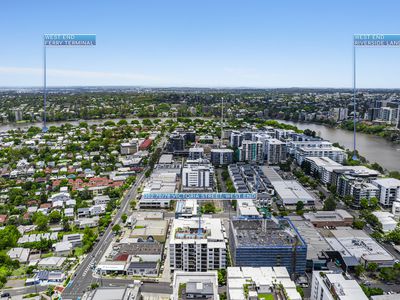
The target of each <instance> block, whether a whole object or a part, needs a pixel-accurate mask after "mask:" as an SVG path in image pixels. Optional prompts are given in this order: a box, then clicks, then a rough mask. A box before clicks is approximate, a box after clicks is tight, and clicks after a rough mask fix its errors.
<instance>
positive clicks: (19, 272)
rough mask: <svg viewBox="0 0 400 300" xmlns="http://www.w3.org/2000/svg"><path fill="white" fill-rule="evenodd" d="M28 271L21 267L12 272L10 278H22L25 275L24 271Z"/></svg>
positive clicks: (25, 267)
mask: <svg viewBox="0 0 400 300" xmlns="http://www.w3.org/2000/svg"><path fill="white" fill-rule="evenodd" d="M27 269H28V267H27V266H24V265H21V266H20V267H19V268H18V269H15V270H13V271H12V274H11V276H22V275H25V273H26V270H27Z"/></svg>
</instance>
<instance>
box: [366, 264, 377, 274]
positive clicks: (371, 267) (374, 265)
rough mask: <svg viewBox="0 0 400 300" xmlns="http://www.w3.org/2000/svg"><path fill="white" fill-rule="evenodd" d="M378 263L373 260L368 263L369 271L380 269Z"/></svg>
mask: <svg viewBox="0 0 400 300" xmlns="http://www.w3.org/2000/svg"><path fill="white" fill-rule="evenodd" d="M378 267H379V266H378V264H377V263H374V262H372V263H369V264H368V265H367V271H368V272H375V271H376V270H378Z"/></svg>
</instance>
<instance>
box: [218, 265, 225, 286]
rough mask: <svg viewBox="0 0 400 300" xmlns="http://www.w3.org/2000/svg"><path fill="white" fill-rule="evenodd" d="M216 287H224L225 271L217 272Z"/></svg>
mask: <svg viewBox="0 0 400 300" xmlns="http://www.w3.org/2000/svg"><path fill="white" fill-rule="evenodd" d="M218 285H219V286H225V285H226V269H219V270H218Z"/></svg>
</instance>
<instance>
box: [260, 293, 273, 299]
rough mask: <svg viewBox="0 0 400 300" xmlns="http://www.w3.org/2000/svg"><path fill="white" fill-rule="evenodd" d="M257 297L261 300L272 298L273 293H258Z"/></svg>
mask: <svg viewBox="0 0 400 300" xmlns="http://www.w3.org/2000/svg"><path fill="white" fill-rule="evenodd" d="M258 299H260V300H262V299H264V300H274V295H272V294H258Z"/></svg>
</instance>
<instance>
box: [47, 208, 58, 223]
mask: <svg viewBox="0 0 400 300" xmlns="http://www.w3.org/2000/svg"><path fill="white" fill-rule="evenodd" d="M49 221H50V223H58V222H60V221H61V213H60V212H59V211H58V210H53V211H52V212H51V213H50V214H49Z"/></svg>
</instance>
